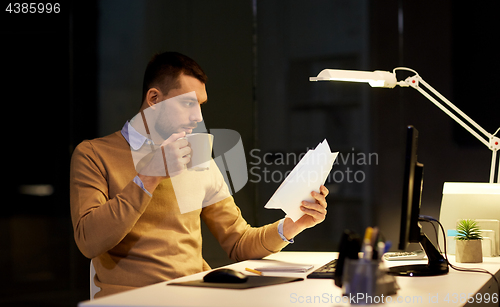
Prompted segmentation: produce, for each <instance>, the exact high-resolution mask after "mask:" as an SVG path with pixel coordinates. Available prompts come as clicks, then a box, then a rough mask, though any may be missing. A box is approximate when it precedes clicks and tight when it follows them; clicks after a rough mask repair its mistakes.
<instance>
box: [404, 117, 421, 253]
mask: <svg viewBox="0 0 500 307" xmlns="http://www.w3.org/2000/svg"><path fill="white" fill-rule="evenodd" d="M417 148H418V130H417V129H415V127H413V126H408V127H407V131H406V150H405V165H404V177H403V199H402V203H401V225H400V232H399V245H398V249H400V250H406V248H407V247H408V244H409V243H419V238H420V226H419V224H418V217H419V215H420V204H421V196H422V188H423V182H424V180H423V179H424V178H423V172H424V165H423V164H421V163H419V162H418V161H417Z"/></svg>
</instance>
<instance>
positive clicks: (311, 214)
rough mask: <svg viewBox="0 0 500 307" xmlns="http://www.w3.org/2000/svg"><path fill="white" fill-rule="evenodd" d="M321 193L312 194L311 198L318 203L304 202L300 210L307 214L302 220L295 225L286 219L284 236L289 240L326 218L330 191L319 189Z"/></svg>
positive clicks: (323, 188)
mask: <svg viewBox="0 0 500 307" xmlns="http://www.w3.org/2000/svg"><path fill="white" fill-rule="evenodd" d="M319 190H320V192H321V193H317V192H315V191H313V192H311V196H312V197H313V198H314V199H315V200H316V202H314V203H311V202H307V201H303V202H302V205H301V206H300V209H301V210H302V211H303V212H304V213H305V214H304V216H302V217H301V218H300V219H298V220H297V221H296V222H295V223H294V222H293V221H292V219H291V218H286V219H285V221H284V223H283V235H284V236H285V237H286V238H287V239H288V240H290V239H292V238H293V237H295V236H296V235H297V234H299V233H300V232H302V231H303V230H304V229H307V228H311V227H313V226H315V225H317V224H319V223H321V222H323V221H324V220H325V218H326V207H327V203H326V196H327V195H328V193H329V191H328V189H327V188H326V187H325V186H323V185H322V186H321V187H320V188H319Z"/></svg>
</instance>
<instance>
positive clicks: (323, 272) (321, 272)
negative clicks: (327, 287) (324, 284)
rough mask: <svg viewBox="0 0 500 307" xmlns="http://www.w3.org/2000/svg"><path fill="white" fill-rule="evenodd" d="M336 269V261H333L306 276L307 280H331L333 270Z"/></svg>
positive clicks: (333, 274)
mask: <svg viewBox="0 0 500 307" xmlns="http://www.w3.org/2000/svg"><path fill="white" fill-rule="evenodd" d="M336 267H337V259H333V260H332V261H330V262H328V263H327V264H325V265H324V266H321V267H319V268H317V269H316V270H314V271H313V272H312V273H310V274H309V275H307V278H321V279H333V278H334V276H335V268H336Z"/></svg>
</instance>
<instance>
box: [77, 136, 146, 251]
mask: <svg viewBox="0 0 500 307" xmlns="http://www.w3.org/2000/svg"><path fill="white" fill-rule="evenodd" d="M106 177H107V173H106V169H105V167H104V165H103V164H102V161H100V159H99V157H98V155H97V154H96V153H95V150H94V148H93V147H92V144H91V143H90V142H88V141H85V142H83V143H81V144H80V145H78V146H77V148H76V149H75V151H74V153H73V156H72V158H71V167H70V205H71V219H72V222H73V229H74V235H75V241H76V244H77V246H78V248H79V249H80V251H81V252H82V253H83V254H84V255H85V256H86V257H88V258H94V257H97V256H99V255H100V254H102V253H104V252H106V251H108V250H110V249H112V248H113V247H115V246H116V245H117V244H118V243H119V242H120V241H121V240H122V239H123V238H124V237H125V236H126V235H127V234H128V233H129V232H130V230H131V229H132V227H133V226H134V225H135V223H136V222H137V220H138V219H139V218H140V217H141V215H142V213H143V212H144V210H145V209H146V207H147V205H148V203H149V201H150V199H151V197H150V196H149V195H148V194H147V193H145V192H144V191H143V190H142V189H141V188H140V187H139V186H138V185H137V184H135V183H134V182H133V181H132V180H131V181H130V183H129V184H127V185H126V186H125V187H124V188H123V190H122V191H121V193H119V194H117V195H116V196H115V197H113V198H112V199H109V197H108V183H107V178H106Z"/></svg>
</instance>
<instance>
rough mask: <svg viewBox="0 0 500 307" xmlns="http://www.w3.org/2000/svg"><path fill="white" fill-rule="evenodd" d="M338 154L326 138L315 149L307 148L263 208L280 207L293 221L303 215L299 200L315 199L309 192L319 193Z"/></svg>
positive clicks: (311, 200) (310, 200)
mask: <svg viewBox="0 0 500 307" xmlns="http://www.w3.org/2000/svg"><path fill="white" fill-rule="evenodd" d="M338 154H339V153H338V152H335V153H332V152H331V151H330V146H329V145H328V142H327V141H326V139H325V140H324V141H323V142H321V143H320V144H318V146H316V148H315V149H313V150H309V151H308V152H307V153H306V154H305V156H304V157H303V158H302V159H301V160H300V161H299V163H297V165H296V166H295V168H294V169H293V170H292V171H291V172H290V174H289V175H288V176H287V177H286V178H285V180H283V182H282V183H281V185H280V186H279V188H278V189H277V190H276V192H274V195H273V196H272V197H271V199H270V200H269V201H268V202H267V204H266V205H265V206H264V208H267V209H281V210H283V211H284V212H285V213H286V214H287V216H288V217H290V218H291V219H292V220H293V221H294V222H295V221H297V220H298V219H300V218H301V217H302V216H303V215H304V213H303V212H302V210H300V205H301V202H302V201H304V200H305V201H309V202H314V201H315V200H314V198H313V197H312V196H311V192H312V191H316V192H318V193H319V187H320V186H321V185H322V184H324V183H325V181H326V178H327V177H328V174H329V173H330V171H331V169H332V167H333V162H334V161H335V159H336V158H337V155H338Z"/></svg>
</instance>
